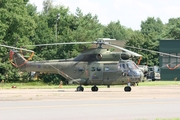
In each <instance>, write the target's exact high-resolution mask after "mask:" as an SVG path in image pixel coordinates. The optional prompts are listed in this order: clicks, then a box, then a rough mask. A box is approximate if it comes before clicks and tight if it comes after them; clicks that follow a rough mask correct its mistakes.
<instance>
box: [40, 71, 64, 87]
mask: <svg viewBox="0 0 180 120" xmlns="http://www.w3.org/2000/svg"><path fill="white" fill-rule="evenodd" d="M38 78H39V79H41V80H42V81H43V82H44V83H48V84H55V85H59V84H60V81H62V80H63V81H65V79H64V78H63V77H62V76H61V75H59V74H41V75H40V76H38Z"/></svg>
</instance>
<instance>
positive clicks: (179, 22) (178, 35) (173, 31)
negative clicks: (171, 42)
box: [165, 18, 180, 39]
mask: <svg viewBox="0 0 180 120" xmlns="http://www.w3.org/2000/svg"><path fill="white" fill-rule="evenodd" d="M166 28H167V30H166V35H165V37H166V38H171V39H180V18H170V19H169V22H168V23H167V24H166Z"/></svg>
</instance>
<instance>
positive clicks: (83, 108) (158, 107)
mask: <svg viewBox="0 0 180 120" xmlns="http://www.w3.org/2000/svg"><path fill="white" fill-rule="evenodd" d="M0 118H1V120H12V119H13V120H39V119H45V120H49V119H51V120H56V119H57V120H59V119H62V120H77V119H78V120H79V119H86V120H90V119H91V120H92V119H103V120H126V119H128V120H139V119H147V120H148V119H150V120H151V119H156V118H180V86H179V85H177V86H176V85H174V86H135V87H132V91H131V92H124V90H123V87H120V88H99V91H98V92H91V90H90V88H85V91H84V92H75V89H0Z"/></svg>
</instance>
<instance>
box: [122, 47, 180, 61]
mask: <svg viewBox="0 0 180 120" xmlns="http://www.w3.org/2000/svg"><path fill="white" fill-rule="evenodd" d="M125 47H129V48H134V49H138V50H144V51H149V52H154V53H158V54H160V55H167V56H172V57H176V58H180V56H177V55H172V54H169V53H165V52H158V51H154V50H148V49H144V48H137V47H132V46H125Z"/></svg>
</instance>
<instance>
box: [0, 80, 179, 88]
mask: <svg viewBox="0 0 180 120" xmlns="http://www.w3.org/2000/svg"><path fill="white" fill-rule="evenodd" d="M167 85H180V81H146V82H140V83H139V86H167ZM12 86H16V88H17V89H59V88H60V86H59V85H51V84H45V83H43V82H39V81H35V82H28V83H0V89H12ZM77 86H78V85H63V89H70V88H76V87H77ZM120 86H122V85H111V87H120ZM83 87H85V88H91V87H92V85H89V86H83ZM98 87H99V88H106V87H107V86H105V85H98Z"/></svg>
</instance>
